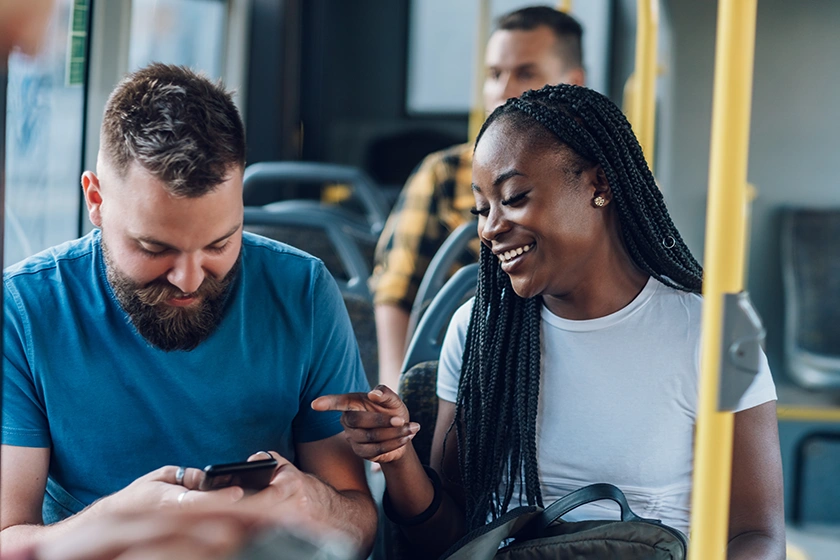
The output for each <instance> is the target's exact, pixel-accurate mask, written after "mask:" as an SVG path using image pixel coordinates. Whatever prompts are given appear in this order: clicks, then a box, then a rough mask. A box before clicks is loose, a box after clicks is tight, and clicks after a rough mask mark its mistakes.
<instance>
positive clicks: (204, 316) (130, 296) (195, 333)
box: [102, 239, 241, 352]
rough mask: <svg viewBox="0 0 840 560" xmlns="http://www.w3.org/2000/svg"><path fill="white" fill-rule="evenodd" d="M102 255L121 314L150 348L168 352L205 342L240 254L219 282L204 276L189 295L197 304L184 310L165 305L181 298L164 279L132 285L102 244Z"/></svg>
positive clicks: (219, 313)
mask: <svg viewBox="0 0 840 560" xmlns="http://www.w3.org/2000/svg"><path fill="white" fill-rule="evenodd" d="M102 255H103V257H104V259H105V270H106V272H107V276H108V282H109V283H110V284H111V288H112V289H113V290H114V295H115V296H116V297H117V300H118V301H119V302H120V305H121V306H122V308H123V310H124V311H125V312H126V313H127V314H128V317H129V319H131V323H132V324H133V325H134V328H136V329H137V332H139V333H140V335H141V336H142V337H143V338H145V339H146V341H148V342H149V344H151V345H152V346H156V347H157V348H160V349H161V350H164V351H166V352H170V351H172V350H185V351H190V350H194V349H195V348H196V347H197V346H198V345H199V344H201V343H202V342H203V341H204V340H206V339H207V337H209V336H210V335H211V334H213V331H215V330H216V327H217V326H218V325H219V323H220V322H221V320H222V313H223V311H224V306H225V303H226V302H227V296H228V294H229V292H230V286H231V284H232V283H233V281H234V280H235V279H236V275H237V274H238V272H239V266H240V258H241V253H240V255H239V256H237V258H236V262H235V263H234V265H233V268H231V269H230V272H228V273H227V275H225V277H224V278H222V279H221V280H216V279H215V278H213V277H211V276H209V275H208V276H206V277H205V278H204V281H203V282H202V283H201V286H199V288H198V290H196V291H195V292H193V293H191V294H189V295H190V296H191V297H195V298H196V299H197V300H198V301H197V302H196V303H194V304H193V305H190V306H188V307H176V306H174V305H169V304H168V303H166V302H167V301H168V300H170V299H172V298H176V297H179V296H183V295H185V294H184V293H183V292H182V291H181V290H179V289H178V288H176V287H175V286H173V285H172V284H170V283H169V282H168V281H167V280H166V279H165V278H162V277H161V278H157V279H155V280H152V281H151V282H149V283H148V284H145V285H142V284H140V283H138V282H135V281H134V280H132V279H131V278H129V277H128V276H126V275H124V274H123V273H122V272H120V271H119V270H118V269H117V267H116V266H115V265H114V262H113V259H112V258H111V256H110V253H109V251H108V247H107V245H106V244H105V240H104V239H102Z"/></svg>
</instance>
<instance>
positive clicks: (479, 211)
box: [470, 191, 531, 216]
mask: <svg viewBox="0 0 840 560" xmlns="http://www.w3.org/2000/svg"><path fill="white" fill-rule="evenodd" d="M529 192H531V191H525V192H521V193H519V194H515V195H513V196H511V197H509V198H505V199H504V200H502V206H513V207H516V205H517V204H519V203H520V202H523V201H524V200H525V197H526V196H528V193H529ZM470 212H471V213H472V215H473V216H486V215H487V214H488V213H489V212H490V207H489V206H485V207H483V208H478V206H473V207H472V208H470Z"/></svg>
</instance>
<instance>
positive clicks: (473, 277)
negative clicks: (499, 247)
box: [402, 263, 478, 372]
mask: <svg viewBox="0 0 840 560" xmlns="http://www.w3.org/2000/svg"><path fill="white" fill-rule="evenodd" d="M477 281H478V263H474V264H470V265H467V266H465V267H463V268H461V269H459V270H458V272H456V273H455V275H454V276H452V278H450V279H449V281H448V282H447V283H446V284H444V286H443V288H441V290H440V291H439V292H438V293H437V295H436V296H435V297H434V299H433V300H432V303H431V304H430V305H429V308H428V309H427V310H426V313H424V314H423V318H422V319H420V324H418V325H417V330H416V331H415V332H414V336H412V337H411V342H410V343H409V345H408V351H407V352H406V354H405V360H404V361H403V365H402V371H403V372H405V371H408V370H409V369H410V368H411V367H412V366H414V365H416V364H419V363H421V362H428V361H433V360H437V359H438V358H439V357H440V350H441V347H442V346H443V337H444V335H445V334H446V327H447V326H448V325H449V321H450V320H451V319H452V315H454V314H455V311H457V310H458V308H459V307H460V306H461V305H462V304H463V303H464V302H465V301H466V300H467V299H469V298H470V297H472V295H473V294H474V293H475V287H476V283H477Z"/></svg>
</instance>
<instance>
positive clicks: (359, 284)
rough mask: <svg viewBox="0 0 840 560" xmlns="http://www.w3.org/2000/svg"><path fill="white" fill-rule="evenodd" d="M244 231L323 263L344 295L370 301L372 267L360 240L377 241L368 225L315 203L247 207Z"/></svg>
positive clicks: (302, 202) (290, 202)
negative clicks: (273, 241)
mask: <svg viewBox="0 0 840 560" xmlns="http://www.w3.org/2000/svg"><path fill="white" fill-rule="evenodd" d="M244 223H245V230H246V231H250V232H253V233H257V234H259V235H263V236H265V237H269V238H271V239H275V240H277V241H282V242H283V243H287V244H289V245H292V246H293V247H296V248H298V249H300V250H302V251H306V252H307V253H309V254H311V255H313V256H316V257H318V258H319V259H321V260H323V261H324V264H325V265H326V267H327V270H329V271H330V274H332V275H333V276H334V277H335V279H336V281H337V282H338V284H339V287H340V288H341V290H342V291H343V292H350V293H354V294H356V295H358V296H359V297H364V298H368V299H369V298H370V292H369V290H368V287H367V279H368V277H369V276H370V266H369V265H368V263H367V260H366V259H365V257H364V255H363V253H362V251H361V250H360V248H359V244H360V241H359V240H360V239H375V236H374V235H373V234H372V233H371V232H370V231H369V230H368V228H367V225H366V224H365V223H363V222H360V221H359V220H358V219H355V218H354V217H353V216H352V215H351V214H349V213H347V212H344V211H342V210H341V209H340V208H332V207H327V206H323V205H320V204H319V203H317V202H314V201H288V202H281V203H277V204H273V205H271V206H270V207H246V208H245V218H244Z"/></svg>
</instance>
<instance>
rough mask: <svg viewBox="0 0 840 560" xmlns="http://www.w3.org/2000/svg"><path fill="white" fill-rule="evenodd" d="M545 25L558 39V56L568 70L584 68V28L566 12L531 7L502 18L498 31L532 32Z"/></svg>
mask: <svg viewBox="0 0 840 560" xmlns="http://www.w3.org/2000/svg"><path fill="white" fill-rule="evenodd" d="M541 25H544V26H545V27H548V28H549V29H551V31H552V32H553V33H554V35H555V37H557V54H558V56H559V57H560V60H562V61H563V63H564V64H565V65H566V67H567V68H568V69H570V70H571V69H574V68H583V47H582V46H581V39H582V37H583V28H582V27H581V26H580V23H578V21H577V20H576V19H575V18H573V17H572V16H570V15H569V14H566V13H564V12H561V11H560V10H555V9H554V8H551V7H549V6H531V7H528V8H522V9H519V10H516V11H513V12H510V13H508V14H505V15H503V16H501V17H500V18H499V19H498V20H497V21H496V29H497V30H505V31H518V30H519V31H531V30H533V29H536V28H537V27H539V26H541Z"/></svg>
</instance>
